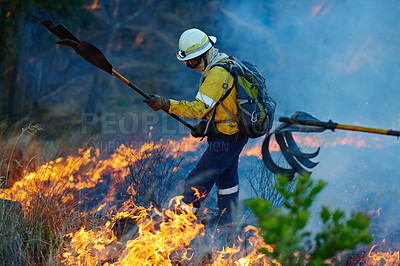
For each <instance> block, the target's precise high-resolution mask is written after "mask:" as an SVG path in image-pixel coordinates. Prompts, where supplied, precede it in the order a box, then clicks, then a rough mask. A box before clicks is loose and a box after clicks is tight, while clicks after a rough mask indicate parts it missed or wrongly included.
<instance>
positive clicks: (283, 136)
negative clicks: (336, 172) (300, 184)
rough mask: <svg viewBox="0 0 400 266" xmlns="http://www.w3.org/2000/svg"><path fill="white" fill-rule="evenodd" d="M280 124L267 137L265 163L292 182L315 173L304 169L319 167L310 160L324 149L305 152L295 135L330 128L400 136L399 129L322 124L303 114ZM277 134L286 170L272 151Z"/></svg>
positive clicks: (286, 119)
mask: <svg viewBox="0 0 400 266" xmlns="http://www.w3.org/2000/svg"><path fill="white" fill-rule="evenodd" d="M279 122H282V124H281V125H280V126H279V127H277V128H276V129H275V130H274V131H273V132H271V133H270V134H269V135H268V136H267V137H266V138H265V140H264V142H263V145H262V149H261V152H262V157H263V160H264V163H265V165H266V166H267V168H268V169H269V170H270V171H271V172H273V173H275V174H282V175H286V176H288V177H289V178H290V179H293V177H294V175H295V173H298V174H304V173H307V174H311V172H310V171H308V170H306V169H305V168H304V167H306V168H309V169H311V168H314V167H315V166H317V164H318V163H316V162H313V161H311V160H310V159H312V158H315V157H316V156H317V155H318V153H319V150H320V148H318V149H317V150H316V151H315V152H312V153H304V152H302V151H301V150H300V148H299V147H298V146H297V144H296V142H295V140H294V138H293V136H292V133H291V132H306V133H312V132H316V133H320V132H323V131H325V130H326V129H330V130H332V131H335V129H342V130H350V131H358V132H366V133H374V134H383V135H389V136H397V137H399V136H400V131H395V130H386V129H378V128H371V127H361V126H353V125H343V124H338V123H335V122H332V121H331V120H329V121H328V122H321V121H319V120H318V119H317V118H315V117H313V116H311V115H309V114H307V113H305V112H302V111H298V112H296V113H294V114H293V115H292V116H291V117H281V118H279ZM273 134H275V140H276V142H277V143H278V145H279V147H280V150H281V152H282V155H283V157H284V158H285V160H286V161H287V163H288V164H289V165H290V167H291V168H283V167H281V166H279V165H277V164H276V163H275V162H274V160H273V159H272V156H271V153H270V151H269V142H270V140H271V136H272V135H273Z"/></svg>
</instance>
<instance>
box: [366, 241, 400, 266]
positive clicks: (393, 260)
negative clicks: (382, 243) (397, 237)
mask: <svg viewBox="0 0 400 266" xmlns="http://www.w3.org/2000/svg"><path fill="white" fill-rule="evenodd" d="M377 245H378V244H376V245H374V246H372V248H371V250H370V251H369V252H368V261H367V262H366V263H367V265H372V266H375V265H376V266H377V265H382V263H381V261H384V262H385V264H383V265H387V266H397V265H400V256H399V251H397V252H394V253H391V252H381V251H377V252H372V250H373V249H374V248H375V247H376V246H377Z"/></svg>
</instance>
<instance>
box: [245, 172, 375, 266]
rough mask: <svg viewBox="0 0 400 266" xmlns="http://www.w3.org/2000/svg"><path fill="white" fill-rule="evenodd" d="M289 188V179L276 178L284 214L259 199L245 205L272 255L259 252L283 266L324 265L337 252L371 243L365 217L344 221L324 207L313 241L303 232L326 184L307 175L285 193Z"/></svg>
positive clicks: (340, 213)
mask: <svg viewBox="0 0 400 266" xmlns="http://www.w3.org/2000/svg"><path fill="white" fill-rule="evenodd" d="M288 184H289V180H288V178H286V177H283V176H278V177H277V183H276V184H275V189H276V191H277V192H278V193H280V194H281V195H282V197H283V206H284V208H285V209H284V210H281V209H279V208H276V207H273V206H272V203H271V202H270V201H265V200H262V199H259V198H255V199H252V200H250V201H248V202H247V206H249V207H250V208H251V209H252V210H253V212H254V214H255V216H256V217H257V219H258V222H259V226H260V228H261V235H262V236H263V238H264V241H265V243H267V244H272V245H273V247H274V250H273V251H272V252H269V251H268V250H266V249H262V250H261V252H263V253H264V254H266V255H267V256H270V257H272V258H274V259H276V260H277V261H279V262H280V263H281V264H282V265H304V264H306V263H308V264H309V265H326V264H325V261H326V260H328V259H331V258H333V257H334V256H335V255H336V254H337V253H338V252H341V251H344V250H352V249H354V248H355V247H356V245H357V244H359V243H365V244H369V243H371V241H372V237H371V235H370V233H369V231H368V228H369V217H368V216H366V215H364V214H362V213H361V212H359V213H352V214H351V216H350V218H349V219H347V220H346V219H345V214H344V212H343V211H341V210H339V209H337V210H335V211H333V212H331V211H329V210H328V208H326V207H322V210H321V212H320V218H321V220H322V223H323V225H322V229H321V232H319V233H317V234H316V235H315V239H314V241H312V239H311V233H310V232H308V231H305V230H304V228H305V226H306V225H307V223H308V221H309V219H310V216H311V214H310V211H309V208H310V206H311V204H312V203H313V201H314V199H315V196H316V195H317V194H318V193H319V192H320V191H321V190H322V189H323V188H324V187H325V185H326V183H325V182H323V181H321V180H319V181H318V183H317V184H315V183H314V181H313V180H312V179H310V176H309V175H302V176H298V179H297V183H296V186H295V188H294V190H290V189H288Z"/></svg>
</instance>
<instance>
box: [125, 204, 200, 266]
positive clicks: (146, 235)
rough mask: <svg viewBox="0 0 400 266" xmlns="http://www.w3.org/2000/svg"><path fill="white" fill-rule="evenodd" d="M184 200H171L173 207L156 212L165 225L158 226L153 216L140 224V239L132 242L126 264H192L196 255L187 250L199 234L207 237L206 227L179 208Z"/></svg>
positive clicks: (127, 252) (128, 248)
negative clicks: (180, 262) (190, 262)
mask: <svg viewBox="0 0 400 266" xmlns="http://www.w3.org/2000/svg"><path fill="white" fill-rule="evenodd" d="M180 200H181V197H176V198H174V199H173V200H171V201H170V204H169V208H170V207H171V205H172V204H174V206H175V207H174V209H173V210H171V209H164V210H162V211H158V210H157V209H153V210H154V211H155V213H156V214H157V216H158V217H160V218H161V220H162V222H161V223H160V224H158V223H157V221H155V220H154V219H153V218H152V217H151V216H146V218H144V219H141V220H140V221H139V222H138V227H139V236H138V237H137V238H135V239H133V240H130V241H128V243H127V246H126V249H125V251H124V252H123V257H122V259H121V260H120V263H121V264H122V265H133V263H139V264H140V265H174V264H176V262H177V261H190V260H191V259H192V257H193V252H192V251H191V249H190V248H186V247H187V246H188V245H189V244H190V242H191V241H192V240H193V239H194V238H195V237H196V236H197V235H199V234H200V235H201V234H203V235H204V230H203V229H204V225H203V224H201V223H198V222H196V220H197V219H196V216H195V215H193V214H192V213H190V212H185V211H183V210H181V211H180V212H177V206H178V205H179V202H180Z"/></svg>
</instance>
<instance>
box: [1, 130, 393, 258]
mask: <svg viewBox="0 0 400 266" xmlns="http://www.w3.org/2000/svg"><path fill="white" fill-rule="evenodd" d="M260 143H261V141H260ZM201 144H202V143H201V142H199V141H198V140H197V139H195V138H192V137H188V138H183V139H182V140H181V141H174V140H167V141H166V142H165V141H164V143H163V141H161V142H154V143H153V142H152V143H144V144H143V145H141V146H140V147H138V148H136V149H134V148H133V147H127V146H124V145H121V146H120V147H119V148H118V149H116V150H115V152H114V153H113V154H111V155H109V156H108V157H107V158H105V159H104V158H102V155H101V154H100V151H99V150H98V149H93V148H88V149H86V150H79V153H78V155H76V156H69V157H67V158H58V159H56V160H54V161H50V162H48V163H46V164H44V165H42V166H40V168H39V170H38V171H36V172H32V173H29V174H27V175H26V176H25V177H24V178H23V179H22V180H20V181H17V182H16V183H14V185H13V187H12V188H10V189H3V190H2V194H1V195H2V197H3V198H6V199H10V200H18V201H20V202H21V203H22V205H23V208H24V211H25V212H26V213H29V212H34V211H35V210H34V209H35V208H34V206H36V205H35V203H36V202H37V200H38V199H40V198H46V197H54V195H56V200H57V201H56V202H60V203H63V204H65V205H67V206H74V205H73V203H74V202H77V201H79V200H80V199H81V198H80V197H81V196H82V195H80V192H82V191H84V190H85V189H92V188H94V187H95V186H96V185H97V184H98V183H102V182H107V180H105V179H104V176H106V175H108V176H109V177H110V178H111V182H112V184H110V187H109V189H108V191H107V193H106V201H102V202H100V203H99V204H98V206H96V207H94V208H93V211H94V210H97V212H100V211H101V213H104V212H105V210H108V212H107V213H106V214H104V216H105V217H106V219H103V220H101V219H98V218H97V219H96V222H95V223H96V225H95V226H90V224H89V226H88V225H83V226H82V224H81V225H79V224H72V225H70V226H69V227H68V229H67V230H64V231H66V232H65V233H64V236H65V239H66V240H65V242H64V243H63V247H64V250H63V251H62V252H61V255H60V260H61V261H62V262H63V263H65V264H67V265H76V264H83V265H96V264H102V265H103V264H108V265H111V264H113V265H133V264H137V265H177V264H180V265H184V264H196V265H197V264H203V265H204V264H207V265H279V263H278V262H276V261H274V260H272V259H271V258H268V257H266V256H265V255H264V254H261V253H260V252H259V251H258V250H259V249H261V248H264V249H268V250H270V251H272V247H271V246H269V245H266V244H265V243H264V241H263V238H262V237H261V236H260V235H259V234H258V232H259V229H257V228H255V227H253V226H247V227H246V228H245V229H244V231H243V232H244V234H245V236H243V235H239V236H236V237H235V239H233V241H232V242H231V243H232V245H230V246H227V247H223V248H218V245H214V244H213V243H214V241H215V243H217V242H218V241H217V240H218V239H216V238H215V235H214V234H215V232H209V231H207V230H206V229H205V227H204V225H203V224H202V223H201V221H199V220H198V219H197V218H196V216H194V215H193V214H192V213H190V212H185V211H183V210H179V211H177V206H178V205H179V202H180V200H181V197H175V198H174V199H172V200H171V201H170V203H169V205H168V208H165V209H157V208H154V207H153V206H150V207H149V208H144V207H141V206H134V205H133V204H132V203H130V201H127V202H126V203H125V204H124V205H123V206H122V207H121V208H120V209H119V210H118V211H117V210H116V207H115V205H114V208H105V207H106V206H107V205H112V204H113V201H114V196H115V193H116V192H115V186H116V185H117V184H119V183H120V182H121V181H122V180H123V178H124V177H125V176H127V175H128V174H129V167H128V166H129V164H131V163H132V162H134V161H135V160H137V159H139V158H140V157H143V156H149V154H151V153H152V152H153V151H154V150H155V149H159V148H163V149H165V150H166V156H167V157H169V156H171V157H172V158H176V157H177V156H181V154H179V153H187V152H192V151H196V150H198V148H199V146H200V145H201ZM255 147H256V148H255V149H257V148H258V146H257V145H256V146H255ZM253 149H254V148H253ZM253 149H251V148H250V149H249V150H248V151H249V152H247V153H246V152H245V154H249V155H252V152H250V151H251V150H253ZM258 149H259V148H258ZM186 157H190V156H186ZM190 159H191V158H186V160H188V161H190ZM174 171H177V169H174ZM128 189H132V188H131V187H129V188H128ZM134 193H135V191H131V192H130V194H131V195H134ZM45 203H46V202H45ZM57 206H58V205H57V204H55V207H57ZM44 207H45V208H43V210H47V212H48V214H49V216H54V214H53V213H52V211H56V209H54V210H53V209H52V210H49V208H48V205H46V204H44ZM204 211H205V212H206V211H207V210H204ZM71 212H80V214H81V215H82V211H77V210H74V209H73V208H71ZM90 212H92V211H88V212H87V213H86V214H87V215H88V214H90ZM83 215H85V212H83ZM59 216H60V217H59V220H57V221H54V223H55V224H57V222H61V221H62V219H64V217H65V216H63V214H62V215H61V214H60V215H59ZM49 219H50V218H49ZM120 219H130V221H131V226H133V227H134V229H135V230H133V231H134V233H133V234H132V235H130V237H129V238H128V239H129V240H126V239H125V240H124V239H123V238H118V237H117V236H116V234H117V233H116V229H115V228H116V223H117V221H119V220H120ZM78 228H79V229H78ZM214 238H215V239H214ZM199 243H200V246H203V247H204V243H208V245H209V248H208V250H206V251H205V252H203V251H201V250H199V249H198V247H199ZM202 252H203V253H205V254H208V255H206V256H205V257H204V254H202ZM369 255H370V259H371V260H374V261H375V260H376V261H377V260H378V258H381V257H382V256H386V259H385V261H386V262H387V263H389V264H387V265H394V264H390V263H391V262H389V258H388V257H391V259H392V261H396V260H397V261H398V260H399V252H396V253H393V254H385V253H378V252H372V249H371V251H370V253H369Z"/></svg>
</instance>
